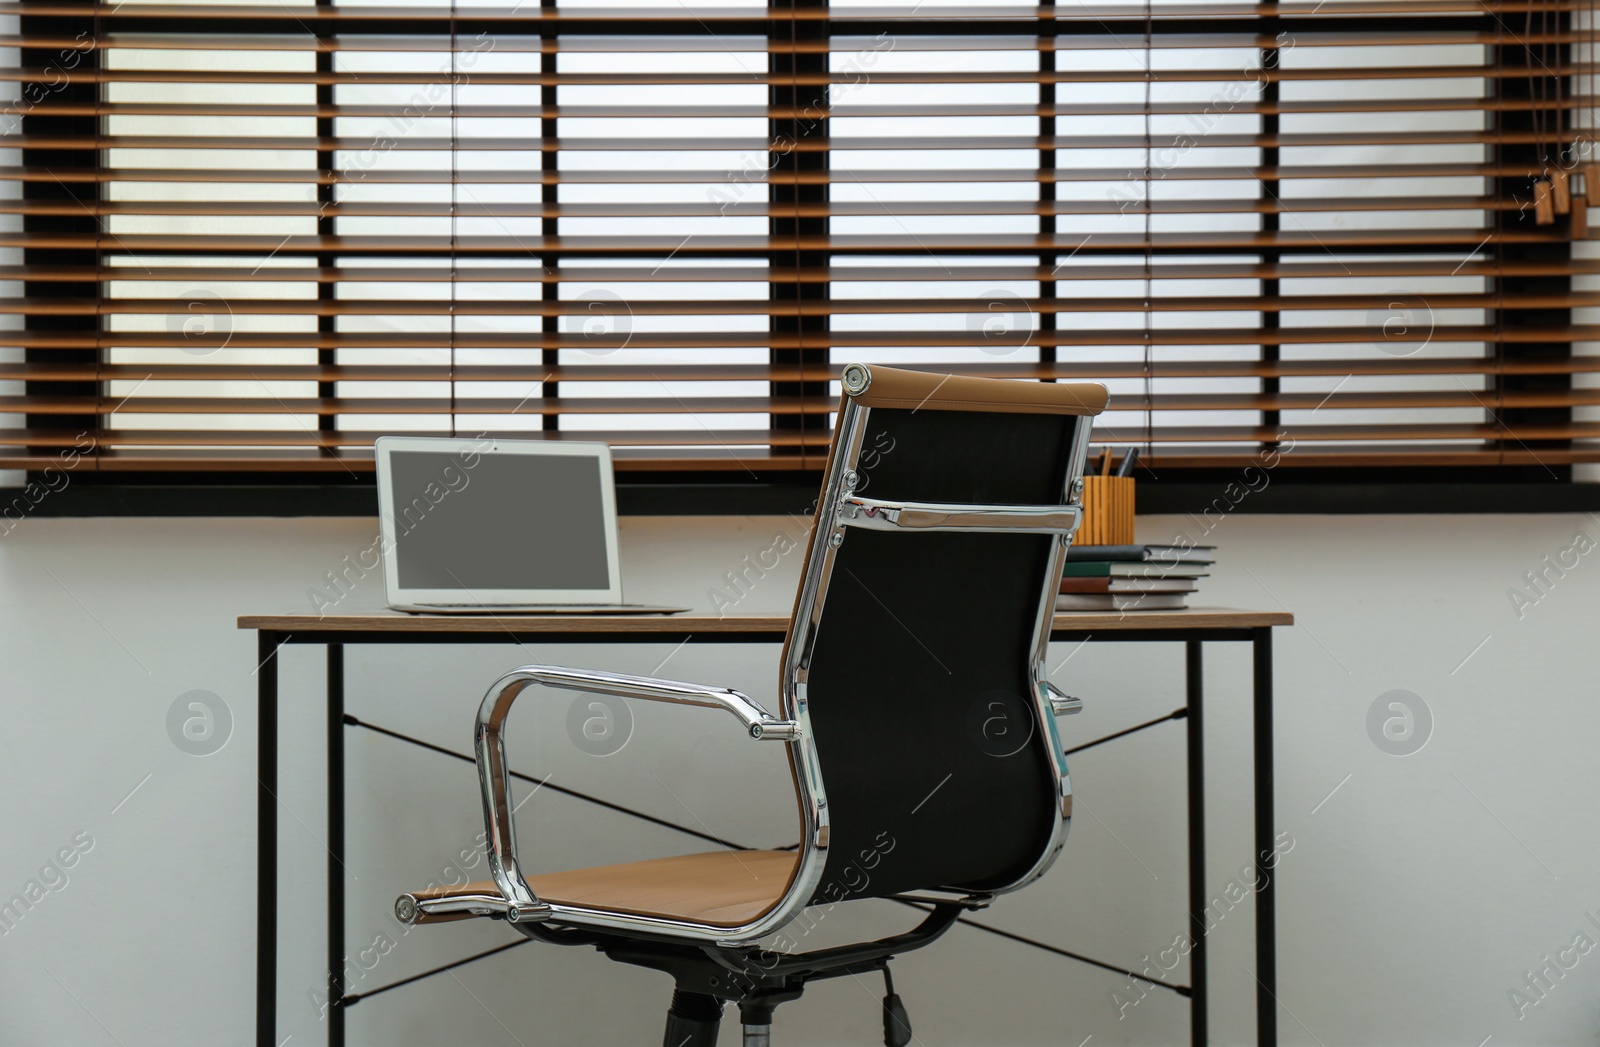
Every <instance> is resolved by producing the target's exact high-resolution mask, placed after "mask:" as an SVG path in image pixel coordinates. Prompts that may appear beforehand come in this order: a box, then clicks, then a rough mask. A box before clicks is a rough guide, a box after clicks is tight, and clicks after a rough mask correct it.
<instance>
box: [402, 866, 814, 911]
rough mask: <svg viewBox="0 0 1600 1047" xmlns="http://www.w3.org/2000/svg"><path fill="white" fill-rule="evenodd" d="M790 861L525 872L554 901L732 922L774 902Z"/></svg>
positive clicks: (449, 892) (467, 888)
mask: <svg viewBox="0 0 1600 1047" xmlns="http://www.w3.org/2000/svg"><path fill="white" fill-rule="evenodd" d="M794 866H795V853H794V852H793V851H714V852H710V853H707V854H685V855H680V856H678V857H676V858H652V859H650V860H649V861H643V862H626V863H624V864H622V865H601V866H596V867H595V868H592V869H573V870H572V871H570V872H559V873H546V874H543V875H539V876H530V877H528V886H529V887H531V888H533V893H534V894H535V895H537V896H538V898H539V900H540V901H543V902H550V903H551V904H555V905H571V906H581V907H583V908H586V909H604V910H606V911H609V912H620V913H631V914H634V915H640V916H655V917H663V918H666V919H673V920H690V921H693V922H695V923H703V924H709V925H711V926H715V927H737V926H740V925H741V924H745V923H748V922H750V921H751V920H753V919H755V918H756V917H758V916H760V915H761V914H762V913H764V912H766V911H767V910H768V909H771V908H772V907H773V906H774V905H776V904H777V902H778V899H779V898H781V897H782V896H783V892H784V889H785V888H786V887H787V886H788V885H789V880H790V878H791V877H792V876H793V875H794ZM495 893H496V892H495V886H494V884H493V883H490V882H488V881H482V882H478V883H467V884H461V885H459V886H456V887H431V888H428V889H427V890H422V891H414V892H412V897H414V898H417V899H418V900H421V899H425V898H451V897H456V896H462V895H474V894H479V895H481V894H489V895H493V894H495ZM460 915H463V916H464V915H466V914H460ZM446 918H449V917H446ZM438 919H440V918H439V917H424V918H423V921H419V922H430V923H431V922H435V921H437V920H438Z"/></svg>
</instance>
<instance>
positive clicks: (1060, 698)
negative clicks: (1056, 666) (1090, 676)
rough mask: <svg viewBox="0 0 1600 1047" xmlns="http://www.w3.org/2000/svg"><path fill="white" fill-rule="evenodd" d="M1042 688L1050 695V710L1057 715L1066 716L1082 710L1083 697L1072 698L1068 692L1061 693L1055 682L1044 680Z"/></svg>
mask: <svg viewBox="0 0 1600 1047" xmlns="http://www.w3.org/2000/svg"><path fill="white" fill-rule="evenodd" d="M1044 690H1045V693H1046V694H1047V695H1049V697H1050V711H1051V712H1052V713H1054V714H1055V715H1057V716H1066V715H1069V714H1071V713H1081V712H1083V699H1082V698H1074V697H1072V696H1071V695H1070V694H1063V693H1062V692H1061V690H1060V689H1059V688H1058V687H1056V685H1055V684H1053V683H1051V682H1050V681H1049V680H1046V681H1045V684H1044Z"/></svg>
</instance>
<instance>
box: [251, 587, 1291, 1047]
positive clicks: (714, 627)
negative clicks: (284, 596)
mask: <svg viewBox="0 0 1600 1047" xmlns="http://www.w3.org/2000/svg"><path fill="white" fill-rule="evenodd" d="M238 624H239V628H240V629H252V630H255V631H256V634H257V661H258V669H257V674H256V675H257V680H258V684H257V691H258V703H257V709H256V716H257V727H258V736H257V761H258V762H257V772H256V773H257V778H258V781H259V787H258V790H257V824H256V831H257V858H256V1045H257V1047H278V1040H277V991H278V985H277V980H278V979H277V963H278V927H277V924H278V803H277V793H278V660H277V655H278V649H279V648H280V647H282V646H283V645H284V644H312V645H320V646H323V647H325V648H327V674H328V675H327V693H326V706H327V709H326V711H327V724H328V737H327V742H328V841H327V844H328V970H329V972H330V977H329V985H328V999H329V1001H330V1004H332V1003H333V1001H337V1000H340V999H342V997H343V994H344V985H343V971H344V966H345V959H346V955H345V940H344V937H345V898H344V848H345V833H344V814H345V812H344V799H345V797H344V793H345V789H344V730H345V714H344V647H345V645H346V644H387V643H451V644H495V643H516V644H536V643H543V644H581V643H681V642H687V641H688V640H690V639H693V638H699V640H700V641H701V642H704V643H768V644H777V643H782V642H783V639H784V635H785V633H786V632H787V631H788V628H789V619H788V618H787V617H775V616H770V615H767V616H756V615H739V616H736V615H729V616H727V617H721V618H718V617H711V616H708V615H676V616H660V615H652V616H625V615H579V616H562V615H499V616H491V615H413V614H401V613H398V612H389V611H384V612H374V613H369V614H344V615H325V616H321V617H319V616H317V615H304V614H286V615H243V616H241V617H240V618H239V623H238ZM1292 624H1294V616H1293V615H1291V614H1288V613H1286V612H1281V611H1239V610H1226V609H1211V608H1190V609H1185V610H1181V611H1141V612H1134V613H1130V614H1101V613H1092V612H1074V613H1066V614H1058V615H1056V617H1055V621H1054V622H1053V624H1052V627H1051V632H1050V638H1051V640H1056V641H1089V640H1094V641H1095V642H1117V641H1123V642H1137V643H1181V644H1183V645H1184V649H1185V659H1184V676H1185V681H1186V686H1185V692H1186V695H1187V709H1188V714H1187V717H1186V733H1187V754H1188V768H1187V778H1188V828H1189V832H1188V836H1189V840H1188V856H1189V916H1190V920H1191V922H1192V924H1193V927H1194V928H1195V932H1194V933H1193V934H1192V935H1191V937H1192V938H1193V939H1194V948H1193V949H1192V950H1191V952H1190V954H1189V957H1190V973H1191V984H1190V999H1189V1005H1190V1036H1191V1042H1192V1044H1193V1045H1194V1047H1205V1044H1206V1008H1207V1002H1208V990H1209V983H1208V981H1207V977H1206V974H1207V972H1206V939H1205V934H1204V930H1205V923H1204V916H1203V913H1204V912H1205V909H1206V906H1207V904H1208V898H1207V894H1206V883H1205V747H1204V737H1205V734H1204V715H1203V713H1204V709H1203V698H1204V691H1203V680H1202V673H1201V668H1202V662H1201V645H1202V644H1204V643H1206V642H1217V641H1233V642H1245V643H1249V644H1251V645H1252V647H1253V653H1254V660H1253V692H1254V693H1253V709H1254V740H1253V741H1254V753H1255V758H1254V765H1255V853H1256V855H1257V856H1258V858H1257V860H1259V856H1261V855H1264V854H1270V853H1271V852H1272V850H1273V845H1274V817H1273V777H1272V775H1273V756H1272V629H1273V627H1275V626H1279V625H1292ZM508 668H509V667H508ZM469 697H471V698H476V697H477V695H476V692H474V693H473V694H472V695H470V696H467V695H464V696H463V698H462V701H463V703H464V704H463V705H462V716H464V717H465V716H467V715H468V705H467V704H465V703H466V702H467V700H468V698H469ZM768 704H769V706H770V705H771V703H768ZM774 711H776V710H775V709H774ZM463 722H465V721H463ZM1276 894H1277V875H1276V872H1274V874H1273V875H1272V876H1270V877H1267V878H1266V880H1265V884H1264V886H1262V887H1261V889H1260V890H1259V891H1258V892H1257V894H1256V896H1255V897H1256V978H1257V986H1256V1038H1257V1042H1258V1043H1259V1044H1261V1045H1263V1047H1270V1045H1275V1044H1276V1043H1277V1039H1278V1028H1277V959H1276V946H1277V938H1276V920H1275V900H1276V898H1275V896H1276ZM344 1012H345V1009H344V1008H343V1007H341V1006H337V1005H334V1006H330V1007H329V1010H328V1043H329V1047H344V1042H345V1035H344V1032H345V1030H344Z"/></svg>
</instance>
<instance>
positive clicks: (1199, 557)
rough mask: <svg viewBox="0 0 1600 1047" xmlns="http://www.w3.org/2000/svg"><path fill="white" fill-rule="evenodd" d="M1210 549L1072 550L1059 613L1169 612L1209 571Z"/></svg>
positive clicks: (1117, 547) (1213, 548) (1107, 547)
mask: <svg viewBox="0 0 1600 1047" xmlns="http://www.w3.org/2000/svg"><path fill="white" fill-rule="evenodd" d="M1215 552H1216V546H1214V545H1194V546H1183V545H1074V546H1071V547H1070V548H1068V550H1067V568H1066V571H1065V572H1064V573H1063V575H1062V578H1061V595H1059V596H1057V597H1056V610H1058V611H1170V610H1174V609H1176V608H1179V607H1184V606H1187V604H1188V600H1189V594H1190V593H1192V592H1194V591H1195V589H1196V588H1198V583H1199V580H1200V579H1201V578H1204V577H1206V575H1207V574H1209V573H1210V572H1209V571H1207V570H1206V569H1207V568H1208V567H1210V566H1211V564H1212V563H1213V562H1215V561H1214V560H1213V559H1212V554H1213V553H1215Z"/></svg>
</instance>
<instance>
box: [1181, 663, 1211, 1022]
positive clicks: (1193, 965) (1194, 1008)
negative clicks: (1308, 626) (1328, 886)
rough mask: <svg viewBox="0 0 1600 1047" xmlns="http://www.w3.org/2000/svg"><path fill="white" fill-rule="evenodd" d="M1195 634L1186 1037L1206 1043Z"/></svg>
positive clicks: (1202, 762) (1201, 741)
mask: <svg viewBox="0 0 1600 1047" xmlns="http://www.w3.org/2000/svg"><path fill="white" fill-rule="evenodd" d="M1200 652H1201V645H1200V641H1199V640H1189V641H1187V642H1186V643H1185V644H1184V655H1185V658H1184V668H1183V676H1184V684H1185V687H1186V691H1187V693H1186V696H1185V704H1186V705H1187V706H1188V710H1189V711H1188V717H1187V719H1188V724H1187V730H1188V773H1189V936H1190V938H1192V939H1193V941H1194V944H1193V947H1192V948H1191V949H1190V950H1189V987H1190V990H1189V991H1190V996H1189V1043H1190V1045H1191V1047H1206V1020H1207V1015H1206V1004H1207V1002H1208V1001H1207V998H1206V993H1207V988H1206V915H1205V914H1206V735H1205V718H1204V715H1203V710H1204V704H1203V703H1204V698H1205V674H1204V671H1203V668H1204V667H1203V664H1202V662H1201V658H1200Z"/></svg>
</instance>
